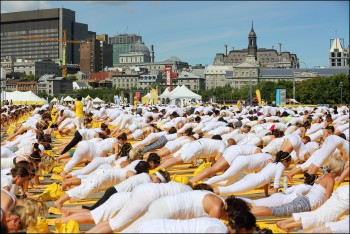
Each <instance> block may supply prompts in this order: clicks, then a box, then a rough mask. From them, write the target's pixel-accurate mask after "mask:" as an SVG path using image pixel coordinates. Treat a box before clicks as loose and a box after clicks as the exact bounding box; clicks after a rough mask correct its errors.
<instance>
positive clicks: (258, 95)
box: [255, 89, 261, 106]
mask: <svg viewBox="0 0 350 234" xmlns="http://www.w3.org/2000/svg"><path fill="white" fill-rule="evenodd" d="M255 93H256V96H257V98H258V102H259V106H261V95H260V90H259V89H257V90H256V91H255Z"/></svg>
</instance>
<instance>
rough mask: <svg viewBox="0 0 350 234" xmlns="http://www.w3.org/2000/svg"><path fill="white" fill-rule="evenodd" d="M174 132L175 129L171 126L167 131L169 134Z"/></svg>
mask: <svg viewBox="0 0 350 234" xmlns="http://www.w3.org/2000/svg"><path fill="white" fill-rule="evenodd" d="M176 132H177V130H176V128H175V127H171V128H170V129H169V131H168V133H169V134H174V133H176Z"/></svg>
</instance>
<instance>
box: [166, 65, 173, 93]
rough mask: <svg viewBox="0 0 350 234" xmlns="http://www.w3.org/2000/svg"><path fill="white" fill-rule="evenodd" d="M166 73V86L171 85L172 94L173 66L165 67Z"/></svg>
mask: <svg viewBox="0 0 350 234" xmlns="http://www.w3.org/2000/svg"><path fill="white" fill-rule="evenodd" d="M165 71H166V84H167V85H170V87H169V91H170V92H171V90H172V87H171V83H172V80H171V66H169V65H167V66H165Z"/></svg>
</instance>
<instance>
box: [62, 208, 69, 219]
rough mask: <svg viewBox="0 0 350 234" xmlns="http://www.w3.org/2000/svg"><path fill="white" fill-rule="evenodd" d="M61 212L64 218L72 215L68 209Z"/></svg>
mask: <svg viewBox="0 0 350 234" xmlns="http://www.w3.org/2000/svg"><path fill="white" fill-rule="evenodd" d="M61 212H62V218H63V217H67V216H69V215H70V211H69V208H68V207H62V208H61Z"/></svg>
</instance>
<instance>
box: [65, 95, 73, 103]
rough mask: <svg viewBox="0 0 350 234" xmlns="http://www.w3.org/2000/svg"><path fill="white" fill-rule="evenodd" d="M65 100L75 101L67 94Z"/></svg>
mask: <svg viewBox="0 0 350 234" xmlns="http://www.w3.org/2000/svg"><path fill="white" fill-rule="evenodd" d="M63 101H66V102H72V101H74V99H73V98H72V97H71V96H67V97H65V98H64V99H63Z"/></svg>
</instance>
